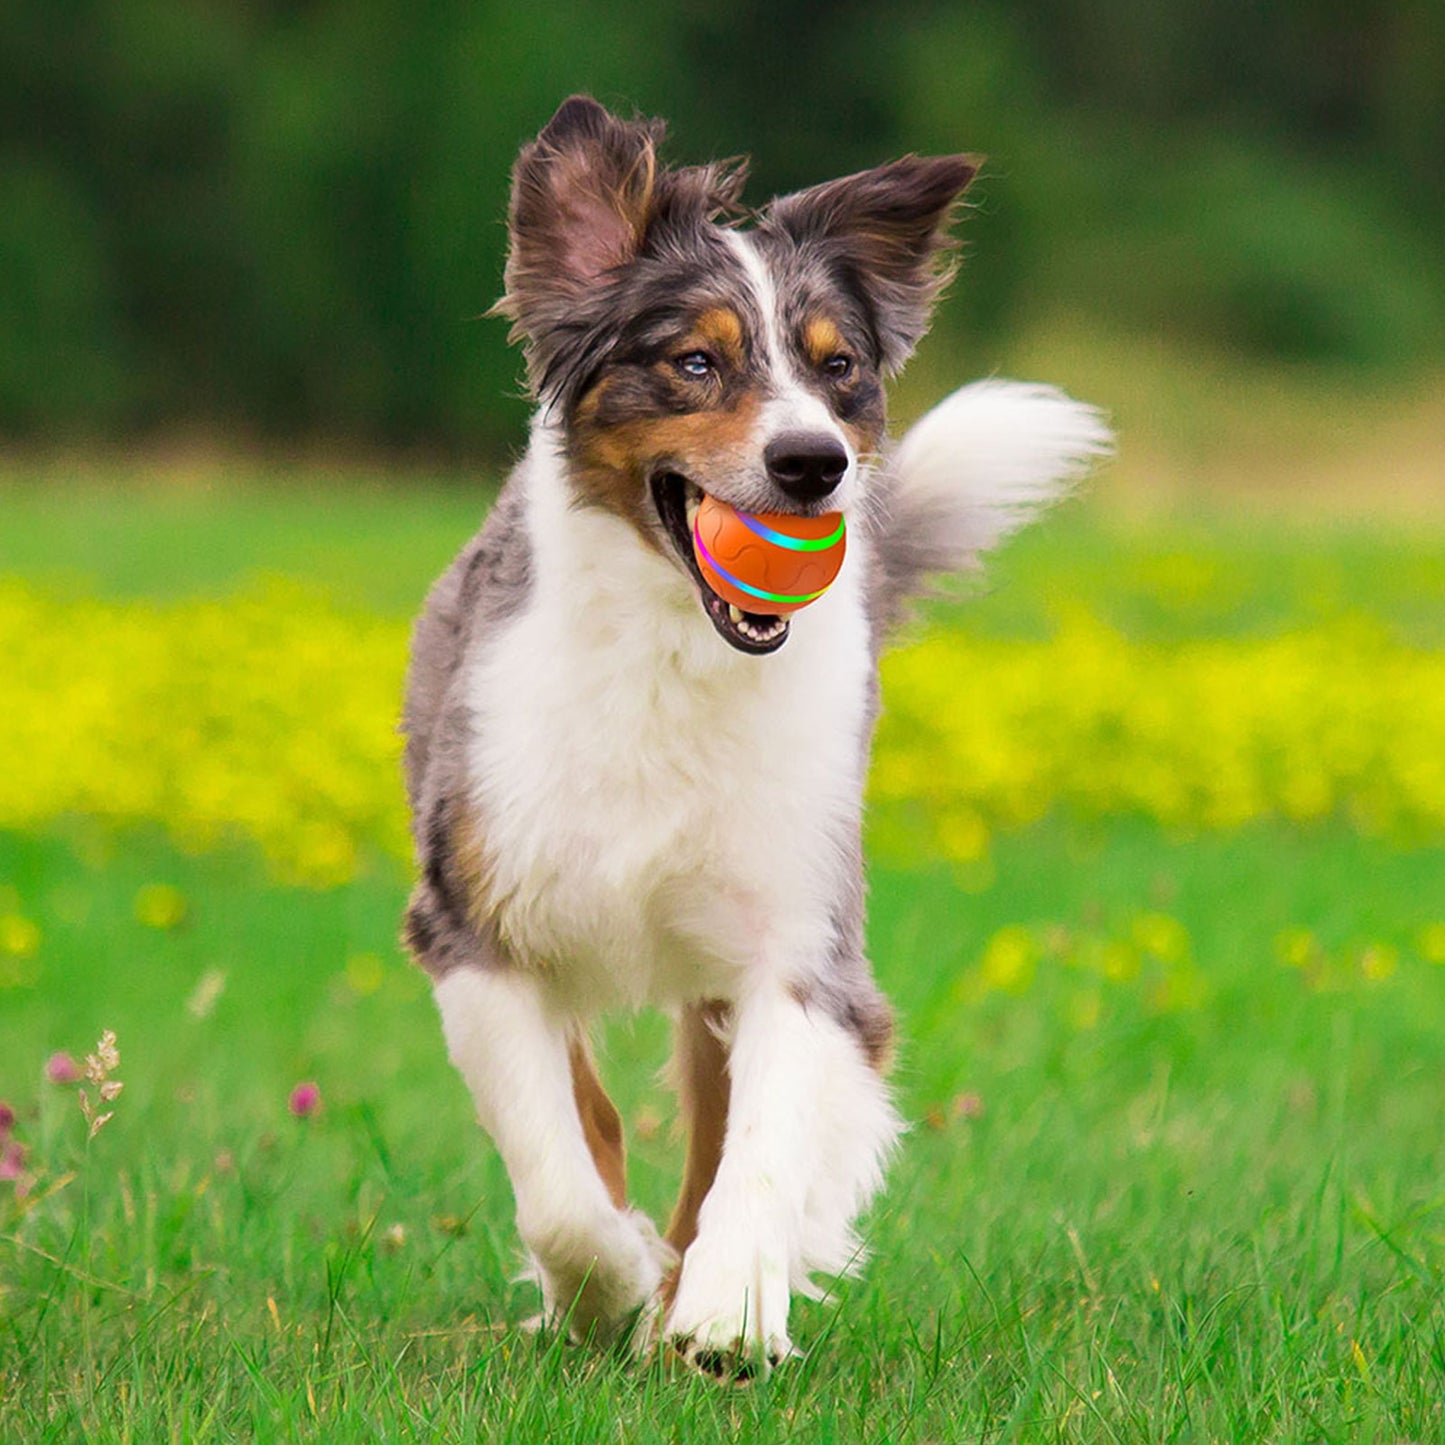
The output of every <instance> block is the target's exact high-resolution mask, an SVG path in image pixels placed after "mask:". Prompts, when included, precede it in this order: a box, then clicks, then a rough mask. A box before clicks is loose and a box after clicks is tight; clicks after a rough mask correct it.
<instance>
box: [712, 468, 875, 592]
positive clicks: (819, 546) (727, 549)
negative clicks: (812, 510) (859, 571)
mask: <svg viewBox="0 0 1445 1445" xmlns="http://www.w3.org/2000/svg"><path fill="white" fill-rule="evenodd" d="M847 547H848V539H847V536H846V528H845V526H844V523H843V514H842V512H827V513H825V514H824V515H823V516H821V517H795V516H793V515H792V514H791V513H788V512H759V513H756V514H754V513H751V512H739V511H737V510H736V509H735V508H733V507H730V506H728V504H727V503H726V502H720V501H718V499H717V498H716V497H714V496H710V495H708V494H706V493H705V494H704V495H703V499H702V505H701V506H699V507H698V509H697V520H696V521H695V522H694V523H693V527H692V550H693V555H694V556H695V557H696V558H697V565H698V567H699V568H700V569H701V571H702V575H703V577H704V578H705V579H706V580H707V585H708V586H709V587H711V588H712V590H713V591H714V592H716V593H717V595H718V596H719V597H721V598H722V599H723V600H724V601H725V602H732V603H735V604H736V605H737V606H738V607H741V608H742V609H743V610H744V611H745V612H760V613H765V614H775V615H778V616H786V615H787V614H788V613H790V612H796V611H797V610H798V609H799V608H800V607H806V606H807V605H808V603H810V602H816V601H817V599H818V598H819V597H821V596H822V595H823V593H824V592H826V591H827V590H828V588H829V587H831V586H832V584H833V579H834V578H836V577H837V575H838V572H839V569H840V568H841V567H842V566H843V554H844V553H845V552H846V551H847Z"/></svg>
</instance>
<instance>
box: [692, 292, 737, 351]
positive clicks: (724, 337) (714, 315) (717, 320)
mask: <svg viewBox="0 0 1445 1445" xmlns="http://www.w3.org/2000/svg"><path fill="white" fill-rule="evenodd" d="M690 334H691V335H692V336H695V337H697V339H698V341H699V342H700V344H701V345H702V346H703V347H704V348H706V349H709V350H714V351H717V352H719V353H720V354H721V355H722V356H723V357H724V358H725V359H726V360H727V361H728V362H729V363H730V364H731V365H733V366H741V365H742V361H743V323H742V321H741V319H740V318H739V316H738V314H737V312H736V311H734V310H732V308H731V307H728V306H713V307H710V308H709V309H708V310H706V311H704V312H703V313H702V315H701V316H699V317H698V318H697V323H696V325H694V326H693V328H692V331H691V333H690Z"/></svg>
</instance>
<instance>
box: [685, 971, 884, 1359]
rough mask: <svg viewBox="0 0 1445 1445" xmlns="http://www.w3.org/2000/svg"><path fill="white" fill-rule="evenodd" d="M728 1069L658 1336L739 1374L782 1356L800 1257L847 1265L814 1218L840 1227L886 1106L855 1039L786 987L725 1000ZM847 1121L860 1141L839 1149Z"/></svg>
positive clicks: (870, 1165) (872, 1159) (804, 1261)
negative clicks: (721, 1124)
mask: <svg viewBox="0 0 1445 1445" xmlns="http://www.w3.org/2000/svg"><path fill="white" fill-rule="evenodd" d="M728 1078H729V1092H730V1098H729V1103H728V1119H727V1132H726V1137H725V1140H724V1144H723V1152H722V1159H721V1161H720V1162H719V1164H718V1170H717V1176H716V1178H715V1179H714V1181H713V1185H712V1188H711V1189H710V1190H709V1192H708V1195H707V1197H706V1199H705V1200H704V1201H703V1204H702V1208H701V1209H700V1211H699V1212H698V1225H697V1237H696V1238H695V1239H694V1240H693V1242H692V1244H691V1245H690V1247H689V1248H688V1250H687V1252H686V1254H685V1255H684V1256H683V1262H682V1271H681V1274H680V1276H679V1278H678V1284H677V1293H676V1296H675V1298H674V1301H673V1305H672V1310H671V1312H670V1314H669V1316H668V1321H667V1335H668V1337H669V1339H670V1340H671V1342H672V1344H673V1345H674V1347H675V1348H677V1349H678V1350H680V1351H681V1352H682V1353H683V1354H684V1355H685V1356H686V1357H687V1358H689V1359H690V1360H692V1361H693V1362H694V1363H696V1364H698V1365H699V1366H701V1367H702V1368H704V1369H707V1370H709V1371H711V1372H714V1373H747V1372H748V1371H749V1370H750V1369H752V1368H762V1369H766V1368H768V1367H769V1366H771V1365H773V1364H776V1363H777V1362H778V1361H780V1360H781V1359H783V1358H784V1357H785V1356H786V1355H788V1354H789V1353H791V1351H792V1346H791V1344H790V1342H789V1340H788V1304H789V1293H790V1288H791V1286H792V1285H793V1284H795V1283H799V1284H801V1283H802V1282H803V1281H804V1280H805V1278H806V1273H807V1269H808V1267H809V1265H810V1264H813V1263H815V1262H818V1261H819V1260H820V1259H821V1260H824V1261H826V1262H828V1263H831V1264H833V1267H838V1268H841V1267H844V1266H845V1265H846V1263H847V1261H846V1260H837V1261H830V1260H828V1259H827V1256H828V1255H830V1254H834V1253H836V1251H835V1250H834V1249H830V1248H824V1249H823V1250H821V1251H819V1249H818V1248H817V1244H818V1241H817V1240H816V1238H815V1237H814V1236H815V1235H816V1233H817V1231H818V1229H819V1226H820V1225H822V1226H823V1227H824V1229H825V1230H826V1231H828V1232H831V1233H832V1234H834V1235H836V1236H837V1237H839V1238H841V1237H843V1236H844V1235H846V1234H847V1233H848V1227H849V1225H850V1224H851V1219H852V1215H853V1213H854V1212H856V1209H857V1208H858V1207H859V1206H860V1204H861V1203H862V1202H863V1200H864V1198H865V1197H866V1194H867V1193H871V1189H872V1186H873V1185H875V1184H876V1182H877V1177H878V1172H879V1169H880V1166H881V1160H882V1155H883V1153H884V1152H886V1148H887V1146H888V1144H889V1143H890V1142H891V1139H892V1134H893V1128H894V1116H893V1114H892V1110H891V1107H890V1105H889V1104H888V1100H887V1093H886V1090H885V1089H884V1086H883V1083H882V1080H881V1079H880V1078H879V1077H878V1076H877V1074H876V1072H875V1071H874V1070H872V1069H871V1068H869V1066H868V1064H867V1062H866V1061H865V1059H864V1057H863V1051H862V1049H861V1047H860V1045H859V1042H858V1040H857V1039H856V1038H855V1037H854V1035H853V1034H852V1033H850V1032H849V1031H848V1030H847V1029H845V1028H843V1027H841V1026H840V1025H839V1024H838V1023H836V1022H835V1021H834V1020H833V1019H832V1018H831V1017H829V1016H828V1015H827V1013H826V1011H825V1010H823V1009H820V1008H817V1007H808V1006H805V1004H804V1003H802V1002H800V1000H799V997H798V996H797V995H796V994H795V993H794V992H793V991H791V990H789V989H788V988H786V987H778V986H771V985H770V986H768V987H765V988H762V989H760V990H758V991H756V992H753V993H751V994H750V995H749V996H746V997H744V998H742V999H740V1000H739V1001H737V1003H736V1004H735V1005H734V1009H733V1029H732V1036H731V1039H730V1040H729V1048H728ZM848 1111H854V1113H855V1118H854V1119H853V1120H852V1121H851V1122H850V1120H849V1119H848V1118H846V1117H845V1115H846V1113H847V1112H848ZM855 1128H856V1129H857V1130H858V1131H859V1133H858V1135H857V1138H858V1143H857V1144H849V1145H847V1146H846V1148H845V1150H844V1151H843V1153H840V1150H839V1147H838V1146H839V1136H840V1131H842V1132H844V1133H846V1132H848V1131H850V1130H852V1129H855ZM865 1154H866V1158H864V1155H865ZM845 1155H854V1156H856V1158H847V1157H845ZM829 1175H833V1176H835V1177H832V1178H829V1177H827V1176H829ZM845 1176H846V1177H845ZM865 1176H866V1179H865Z"/></svg>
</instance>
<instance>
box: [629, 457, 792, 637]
mask: <svg viewBox="0 0 1445 1445" xmlns="http://www.w3.org/2000/svg"><path fill="white" fill-rule="evenodd" d="M702 498H703V490H702V488H701V487H700V486H698V484H697V483H696V482H694V481H693V480H692V479H691V478H690V477H684V476H682V475H681V474H680V473H678V472H662V473H660V474H659V475H658V476H656V477H654V478H653V479H652V501H653V505H654V506H655V507H656V508H657V515H658V517H659V518H660V519H661V521H662V525H663V528H664V529H665V530H666V532H667V535H668V538H669V539H670V540H671V542H672V545H673V547H674V548H675V549H676V550H677V554H678V556H679V557H681V558H682V562H683V565H684V566H685V567H686V568H687V571H688V575H689V576H690V577H691V578H692V580H693V582H694V583H695V584H696V586H697V590H698V597H699V598H700V599H701V601H702V606H703V611H704V612H706V613H707V615H708V617H709V619H710V620H711V622H712V625H713V626H714V627H715V628H716V629H717V631H718V635H719V636H720V637H721V638H722V639H723V641H724V642H727V643H729V644H731V645H732V646H733V647H735V648H737V650H738V651H739V652H749V653H753V654H755V655H761V654H763V653H767V652H776V651H777V650H778V648H780V647H781V646H782V645H783V643H784V642H786V641H787V640H788V628H789V622H788V619H787V618H786V617H779V616H777V615H776V614H775V613H771V612H748V611H745V610H744V609H743V608H741V607H739V606H738V605H737V604H736V603H733V602H728V601H727V600H725V599H724V598H722V597H719V596H718V595H717V593H716V592H714V591H713V589H712V588H711V587H709V586H708V584H707V581H706V579H705V578H704V577H703V575H702V572H701V570H700V569H699V567H698V565H697V558H696V557H695V556H694V555H693V546H692V524H693V519H694V518H695V517H696V515H697V509H698V507H700V506H701V505H702Z"/></svg>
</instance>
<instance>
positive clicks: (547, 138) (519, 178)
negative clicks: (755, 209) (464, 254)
mask: <svg viewBox="0 0 1445 1445" xmlns="http://www.w3.org/2000/svg"><path fill="white" fill-rule="evenodd" d="M663 129H664V127H663V123H662V122H661V121H658V120H637V121H625V120H619V119H618V118H617V117H616V116H614V115H612V114H610V113H609V112H608V111H607V110H605V109H604V108H603V107H602V106H600V105H599V104H598V103H597V102H596V101H595V100H593V99H591V98H590V97H589V96H585V95H574V96H573V97H572V98H571V99H570V100H565V101H563V102H562V104H561V106H560V107H559V108H558V110H557V114H556V115H554V116H553V117H552V119H551V120H550V121H548V122H547V125H546V126H545V127H544V129H543V130H542V133H541V134H540V135H539V136H538V137H537V139H536V140H534V141H530V142H529V143H528V144H527V145H525V146H523V147H522V152H521V154H520V155H519V156H518V157H517V164H516V166H515V168H514V169H513V172H512V202H511V209H510V212H509V215H508V229H509V238H508V241H509V243H508V253H507V269H506V288H507V289H506V295H504V296H503V297H502V299H501V300H500V301H498V302H497V304H496V306H495V307H494V308H493V310H494V311H496V312H497V313H499V314H501V315H503V316H506V317H509V318H510V319H511V321H512V323H513V327H512V339H513V340H514V341H515V340H519V339H520V340H523V341H526V342H528V343H529V351H530V349H531V345H533V344H535V342H536V341H537V338H538V337H539V336H541V335H542V334H544V333H545V332H546V331H547V330H548V329H549V328H550V327H552V326H554V325H556V324H557V323H558V322H559V321H562V320H565V318H566V317H567V316H568V314H569V312H570V311H571V309H572V308H573V307H575V306H576V304H577V302H578V301H579V300H581V299H582V298H583V297H585V296H586V295H587V293H588V292H589V291H591V290H593V289H594V288H595V287H596V286H597V285H598V284H599V283H600V282H601V281H603V280H605V278H606V277H607V276H608V275H609V273H611V272H613V271H615V270H617V269H618V268H619V267H621V266H624V265H626V264H627V262H628V261H630V260H632V258H633V257H634V256H635V255H636V254H637V251H638V248H639V247H640V246H641V244H642V241H643V238H644V236H645V235H646V232H647V226H648V221H649V219H650V218H651V215H652V212H653V209H654V207H655V205H656V200H657V183H658V162H657V146H658V143H659V142H660V141H661V139H662V133H663Z"/></svg>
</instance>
